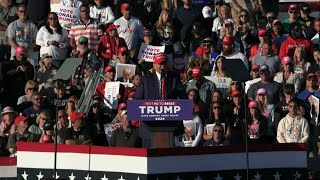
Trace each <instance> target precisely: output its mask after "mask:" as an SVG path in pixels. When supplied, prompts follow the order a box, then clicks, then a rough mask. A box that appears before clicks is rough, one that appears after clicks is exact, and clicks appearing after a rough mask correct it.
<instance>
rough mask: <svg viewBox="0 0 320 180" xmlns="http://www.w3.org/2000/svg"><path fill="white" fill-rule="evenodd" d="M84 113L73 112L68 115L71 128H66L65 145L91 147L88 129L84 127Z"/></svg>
mask: <svg viewBox="0 0 320 180" xmlns="http://www.w3.org/2000/svg"><path fill="white" fill-rule="evenodd" d="M84 116H85V114H84V113H79V112H73V113H72V114H71V115H70V121H71V122H72V127H70V128H68V130H67V131H66V134H65V138H66V140H65V144H82V145H91V144H92V139H91V137H90V129H89V128H87V127H86V126H85V123H84Z"/></svg>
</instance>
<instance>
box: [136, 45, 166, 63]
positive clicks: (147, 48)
mask: <svg viewBox="0 0 320 180" xmlns="http://www.w3.org/2000/svg"><path fill="white" fill-rule="evenodd" d="M164 49H165V46H152V45H147V44H145V43H141V46H140V50H139V55H138V59H143V60H145V61H146V62H153V56H154V55H156V54H158V53H161V52H164Z"/></svg>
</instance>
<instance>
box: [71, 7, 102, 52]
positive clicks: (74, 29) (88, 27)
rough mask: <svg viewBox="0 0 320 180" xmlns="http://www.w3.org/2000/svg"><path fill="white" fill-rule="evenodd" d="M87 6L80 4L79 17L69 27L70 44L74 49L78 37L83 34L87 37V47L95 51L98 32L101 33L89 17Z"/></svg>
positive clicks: (77, 42) (96, 24)
mask: <svg viewBox="0 0 320 180" xmlns="http://www.w3.org/2000/svg"><path fill="white" fill-rule="evenodd" d="M89 13H90V10H89V6H88V5H86V4H83V5H81V6H80V19H79V20H77V21H75V22H74V23H73V24H72V26H71V29H70V32H69V38H70V45H71V47H72V48H73V50H74V51H76V50H77V46H78V45H79V38H80V37H81V36H85V37H86V38H87V39H88V47H89V49H90V50H91V51H93V52H96V47H97V45H98V43H99V34H102V32H101V30H100V29H99V26H98V23H97V22H96V21H95V20H94V19H92V18H90V16H89Z"/></svg>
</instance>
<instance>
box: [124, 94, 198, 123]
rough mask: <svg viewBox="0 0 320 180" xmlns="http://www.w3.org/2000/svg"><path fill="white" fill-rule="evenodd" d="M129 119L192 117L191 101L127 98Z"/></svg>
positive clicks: (183, 118)
mask: <svg viewBox="0 0 320 180" xmlns="http://www.w3.org/2000/svg"><path fill="white" fill-rule="evenodd" d="M127 110H128V119H129V121H132V120H138V121H158V120H164V121H179V120H190V119H192V117H193V115H192V114H193V110H192V101H191V100H188V99H183V100H176V99H166V100H129V101H128V104H127Z"/></svg>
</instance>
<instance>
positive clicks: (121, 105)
mask: <svg viewBox="0 0 320 180" xmlns="http://www.w3.org/2000/svg"><path fill="white" fill-rule="evenodd" d="M118 109H119V110H125V109H127V105H126V103H120V104H119V105H118Z"/></svg>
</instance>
